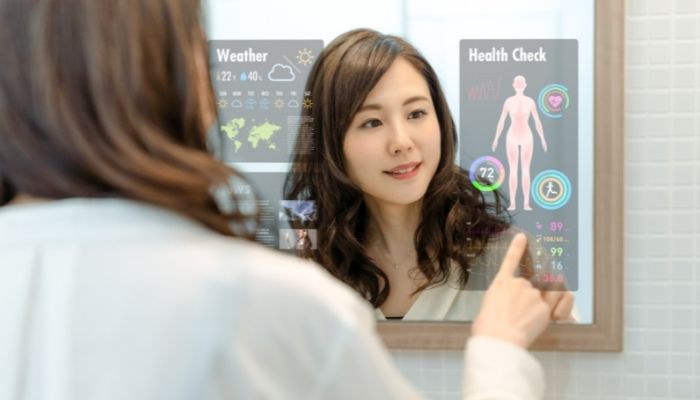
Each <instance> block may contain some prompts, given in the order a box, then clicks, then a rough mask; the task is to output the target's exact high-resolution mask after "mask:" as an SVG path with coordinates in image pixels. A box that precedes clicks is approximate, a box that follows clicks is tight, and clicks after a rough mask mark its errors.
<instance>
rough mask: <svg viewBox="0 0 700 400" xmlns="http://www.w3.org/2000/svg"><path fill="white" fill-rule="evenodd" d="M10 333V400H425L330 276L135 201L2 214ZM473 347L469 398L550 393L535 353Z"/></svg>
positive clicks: (364, 308)
mask: <svg viewBox="0 0 700 400" xmlns="http://www.w3.org/2000/svg"><path fill="white" fill-rule="evenodd" d="M426 293H427V292H426ZM425 301H426V302H427V301H428V300H425ZM0 326H1V327H2V329H0V399H13V400H43V399H53V400H83V399H85V400H88V399H89V400H94V399H105V400H110V399H115V400H124V399H129V400H139V399H149V400H151V399H167V400H178V399H183V400H184V399H187V400H189V399H198V400H199V399H205V400H208V399H305V400H306V399H402V400H403V399H417V398H421V395H420V394H419V393H418V392H417V391H416V389H415V388H414V387H413V386H411V385H410V384H409V383H408V382H407V381H406V380H405V378H404V377H403V376H402V375H401V374H400V373H399V372H398V370H397V369H396V367H395V366H394V365H393V363H392V362H391V358H390V356H389V354H388V353H387V351H386V349H385V348H384V347H383V345H382V344H381V340H380V339H379V337H378V336H377V334H376V333H375V320H374V318H373V314H372V312H371V309H370V307H369V306H368V305H367V303H366V302H365V301H364V300H362V299H361V298H360V297H359V296H358V295H356V294H355V293H354V292H353V291H352V290H350V289H349V288H347V287H345V286H344V285H342V284H341V283H339V282H338V281H336V280H335V279H333V278H332V277H331V276H330V275H329V274H327V273H326V272H325V271H323V270H322V269H321V268H319V267H317V266H316V265H314V264H311V263H309V262H306V261H303V260H299V259H295V258H292V257H288V256H284V255H281V254H278V253H275V252H273V251H270V250H267V249H263V248H262V247H259V246H257V245H254V244H251V243H249V242H245V241H242V240H237V239H230V238H226V237H223V236H220V235H217V234H215V233H213V232H211V231H209V230H207V229H205V228H204V227H203V226H201V225H199V224H198V223H196V222H194V221H192V220H190V219H188V218H185V217H183V216H181V215H178V214H175V213H173V212H170V211H166V210H163V209H160V208H157V207H153V206H150V205H145V204H141V203H137V202H132V201H126V200H116V199H105V200H86V199H73V200H62V201H54V202H47V203H36V204H24V205H13V206H5V207H1V208H0ZM466 349H467V352H466V356H465V395H464V398H465V399H487V398H488V399H537V398H541V396H542V394H543V390H544V378H543V374H542V369H541V367H540V366H539V364H538V363H537V361H536V360H535V359H534V358H533V357H532V356H531V355H529V354H528V353H527V352H525V351H524V350H522V349H520V348H517V347H515V346H512V345H510V344H508V343H505V342H502V341H499V340H496V339H492V338H485V337H476V338H472V339H470V340H469V342H468V343H467V345H466Z"/></svg>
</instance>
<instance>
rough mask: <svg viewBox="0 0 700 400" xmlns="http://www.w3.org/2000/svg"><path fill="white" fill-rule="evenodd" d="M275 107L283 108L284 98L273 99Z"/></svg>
mask: <svg viewBox="0 0 700 400" xmlns="http://www.w3.org/2000/svg"><path fill="white" fill-rule="evenodd" d="M275 108H284V100H282V99H277V100H275Z"/></svg>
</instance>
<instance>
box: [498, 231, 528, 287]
mask: <svg viewBox="0 0 700 400" xmlns="http://www.w3.org/2000/svg"><path fill="white" fill-rule="evenodd" d="M526 248H527V236H525V235H524V234H522V233H518V234H516V235H515V236H514V237H513V240H512V241H511V242H510V246H509V247H508V251H507V252H506V256H505V257H504V258H503V263H501V268H500V269H499V270H498V274H496V278H495V280H501V279H507V278H512V277H513V276H515V271H517V269H518V266H519V265H520V259H521V258H522V257H523V254H524V253H525V249H526Z"/></svg>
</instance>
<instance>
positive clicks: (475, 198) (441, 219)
mask: <svg viewBox="0 0 700 400" xmlns="http://www.w3.org/2000/svg"><path fill="white" fill-rule="evenodd" d="M398 57H401V58H403V59H405V60H406V61H408V62H409V63H410V64H411V65H413V67H415V68H416V70H417V71H418V72H419V73H420V74H421V75H422V76H423V77H424V78H425V80H426V82H427V84H428V87H429V89H430V95H431V99H432V102H433V104H434V107H435V111H436V112H437V117H438V122H439V125H440V131H441V135H442V137H441V149H440V151H441V156H440V161H439V163H438V167H437V170H436V172H435V175H434V176H433V178H432V180H431V182H430V184H429V186H428V189H427V191H426V194H425V197H424V198H423V202H422V210H421V213H422V215H421V222H420V224H419V226H418V229H417V230H416V232H415V238H414V243H415V248H416V251H417V257H418V266H417V268H418V269H419V270H420V272H422V273H423V274H424V275H425V277H426V278H427V280H428V283H427V284H426V285H424V286H423V287H420V288H419V289H418V290H423V289H425V288H427V287H429V286H434V285H440V284H443V283H446V282H447V281H448V280H449V278H450V274H451V269H450V261H451V260H455V261H456V262H457V263H458V264H459V265H460V266H461V268H460V269H459V271H460V272H459V273H460V276H459V280H460V282H461V284H462V285H465V284H466V283H467V281H468V280H469V274H470V266H471V265H472V263H473V260H474V259H475V258H476V257H478V256H479V255H480V254H481V253H482V252H483V251H484V248H485V247H486V245H487V243H488V242H489V240H490V239H491V238H492V237H494V236H496V235H497V234H499V233H501V232H503V231H504V230H506V229H508V228H509V226H510V216H509V215H508V213H507V212H506V211H505V210H504V208H503V206H502V203H503V201H502V198H501V196H500V194H498V193H496V196H495V198H494V200H493V201H491V202H490V201H487V199H486V198H485V197H484V195H483V194H482V193H481V192H480V191H479V190H477V189H476V188H474V186H473V185H472V184H471V182H470V180H469V177H468V174H467V173H466V172H465V171H464V170H462V169H460V168H459V167H457V166H456V165H455V164H454V159H455V155H456V146H457V131H456V128H455V125H454V121H453V119H452V116H451V114H450V111H449V108H448V105H447V101H446V99H445V96H444V94H443V92H442V89H441V88H440V83H439V82H438V79H437V75H436V74H435V71H433V69H432V67H431V66H430V65H429V64H428V62H427V61H426V60H425V58H424V57H423V56H422V55H421V54H420V53H419V52H418V51H417V50H416V49H415V48H414V47H413V46H411V45H410V44H409V43H407V42H406V41H405V40H403V39H401V38H399V37H396V36H390V35H384V34H380V33H378V32H375V31H372V30H368V29H358V30H353V31H350V32H347V33H345V34H342V35H340V36H339V37H337V38H336V39H335V40H333V42H331V43H330V44H329V45H328V46H327V47H326V48H325V49H324V51H323V52H322V53H321V54H319V57H318V59H317V61H316V63H315V64H314V66H313V68H312V70H311V73H310V76H309V80H308V82H307V86H306V92H307V94H309V95H310V97H311V101H312V102H313V105H314V106H313V107H312V108H311V109H309V110H306V111H304V112H303V115H302V121H305V123H306V124H307V126H305V127H303V128H302V129H304V130H305V131H309V130H311V131H312V132H313V135H312V136H313V140H312V142H313V150H314V151H308V148H309V145H308V143H307V142H306V141H305V140H306V138H303V137H301V135H300V138H301V139H300V140H299V141H298V142H297V145H296V149H295V153H294V154H295V156H294V158H293V164H292V170H291V171H290V173H289V174H288V175H287V179H286V181H285V198H286V199H295V200H312V201H315V202H316V203H317V204H316V206H317V221H315V224H316V226H317V228H318V236H317V237H318V246H317V249H316V250H311V249H309V248H307V249H305V250H303V251H302V254H301V255H302V256H303V257H306V258H311V259H313V260H315V261H316V262H318V263H320V264H321V265H322V266H323V267H325V268H326V269H327V270H328V271H329V272H330V273H331V274H333V275H334V276H335V277H337V278H339V279H340V280H342V281H344V282H346V283H347V284H349V285H350V286H352V287H353V288H354V289H355V290H357V291H358V292H359V293H360V294H362V295H363V296H365V298H367V299H368V300H369V301H370V302H371V303H372V304H373V305H374V306H375V307H379V306H380V305H381V304H382V303H383V302H384V301H385V300H386V298H387V296H388V294H389V291H390V290H391V288H390V285H389V281H388V278H387V276H386V274H385V273H384V272H383V271H382V270H381V269H380V268H379V267H378V266H377V264H376V263H375V261H374V260H373V259H372V258H370V257H369V256H368V255H367V251H366V250H367V243H366V242H365V239H366V228H367V222H368V217H369V215H368V210H367V207H366V205H365V203H364V200H363V193H362V191H361V190H360V189H359V188H358V187H357V186H356V185H355V184H353V182H351V180H350V179H349V177H348V175H347V174H346V165H345V164H346V163H345V158H344V155H343V141H344V139H345V133H346V132H347V130H348V128H349V126H350V123H351V121H352V120H353V118H354V116H355V114H356V113H357V112H358V110H359V109H360V107H361V106H362V104H363V102H364V101H365V98H366V97H367V94H368V93H369V92H370V91H371V90H372V88H373V87H374V86H375V85H376V84H377V82H378V81H379V79H380V78H381V77H382V76H383V75H384V73H385V72H386V71H387V70H388V69H389V67H390V66H391V65H392V63H393V62H394V60H396V59H397V58H398ZM297 225H301V224H300V223H297ZM306 225H307V227H309V226H308V224H306ZM436 265H437V266H438V267H437V268H435V266H436Z"/></svg>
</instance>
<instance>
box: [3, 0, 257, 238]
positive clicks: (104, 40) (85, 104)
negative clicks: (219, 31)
mask: <svg viewBox="0 0 700 400" xmlns="http://www.w3.org/2000/svg"><path fill="white" fill-rule="evenodd" d="M65 3H66V2H65V1H64V0H6V1H2V2H1V3H0V48H2V49H3V51H4V57H3V67H2V68H0V205H4V204H6V203H8V202H9V201H11V200H12V199H13V198H14V197H15V196H16V195H17V194H20V193H21V194H25V195H30V196H34V197H40V198H46V199H63V198H69V197H88V198H98V197H122V198H128V199H133V200H137V201H143V202H148V203H152V204H155V205H158V206H162V207H166V208H169V209H171V210H174V211H176V212H179V213H182V214H185V215H188V216H190V217H191V218H193V219H195V220H197V221H199V222H201V223H202V224H204V225H206V226H208V227H209V228H211V229H213V230H215V231H217V232H220V233H222V234H226V235H238V236H246V237H250V236H251V235H250V233H251V229H250V227H251V226H252V225H254V224H255V223H256V221H257V216H256V215H254V213H251V214H246V213H243V212H241V211H240V210H239V209H238V207H237V204H238V201H237V198H236V196H235V195H234V194H233V191H232V190H230V185H231V184H232V182H235V181H236V180H237V179H241V180H242V178H240V177H239V176H238V174H237V173H236V172H234V171H232V170H231V169H229V168H228V167H226V166H225V165H224V164H222V163H220V162H218V161H216V160H215V159H214V158H213V157H212V156H211V155H210V154H209V153H208V152H207V146H206V135H207V127H208V126H209V125H210V124H211V123H212V122H214V118H215V106H214V97H213V91H212V87H211V83H210V79H209V73H208V70H209V69H208V65H207V54H206V42H205V39H204V32H203V29H202V26H201V18H202V17H201V14H200V4H199V1H196V0H192V1H176V0H149V1H142V0H118V1H116V0H115V1H95V0H71V1H70V2H69V4H65ZM222 193H223V196H224V197H225V198H226V200H227V202H228V204H226V205H227V206H228V208H227V209H226V210H225V211H222V210H221V209H220V207H219V205H218V204H217V198H218V197H221V196H222ZM232 204H233V207H231V205H232Z"/></svg>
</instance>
